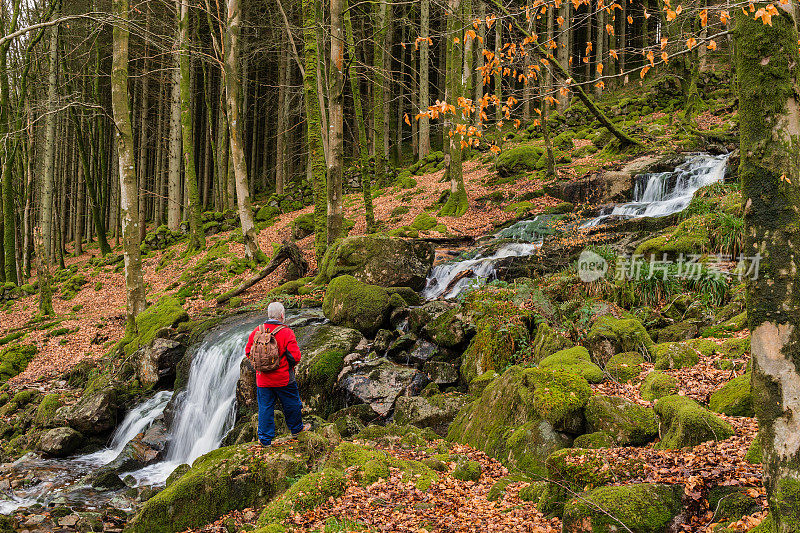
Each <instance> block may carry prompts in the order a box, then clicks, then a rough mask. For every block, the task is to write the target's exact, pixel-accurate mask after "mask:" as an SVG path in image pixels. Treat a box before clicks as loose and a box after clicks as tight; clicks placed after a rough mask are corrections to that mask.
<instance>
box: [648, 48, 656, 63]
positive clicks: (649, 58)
mask: <svg viewBox="0 0 800 533" xmlns="http://www.w3.org/2000/svg"><path fill="white" fill-rule="evenodd" d="M655 59H656V56H655V54H654V53H653V51H652V50H650V51H649V52H647V60H648V61H650V66H651V67H654V66H655Z"/></svg>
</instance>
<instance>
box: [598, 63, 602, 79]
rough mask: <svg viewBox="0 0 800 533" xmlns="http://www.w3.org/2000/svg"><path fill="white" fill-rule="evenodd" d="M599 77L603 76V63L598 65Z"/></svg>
mask: <svg viewBox="0 0 800 533" xmlns="http://www.w3.org/2000/svg"><path fill="white" fill-rule="evenodd" d="M597 75H598V76H602V75H603V64H602V63H598V64H597Z"/></svg>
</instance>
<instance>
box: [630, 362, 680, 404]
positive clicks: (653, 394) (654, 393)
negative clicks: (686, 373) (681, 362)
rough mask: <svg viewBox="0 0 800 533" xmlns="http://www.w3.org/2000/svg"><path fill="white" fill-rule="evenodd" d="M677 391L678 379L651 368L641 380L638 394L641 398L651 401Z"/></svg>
mask: <svg viewBox="0 0 800 533" xmlns="http://www.w3.org/2000/svg"><path fill="white" fill-rule="evenodd" d="M677 392H678V379H677V378H676V377H675V376H670V375H669V374H665V373H664V372H659V371H658V370H653V371H652V372H650V373H649V374H647V376H646V377H645V378H644V380H643V381H642V384H641V386H640V387H639V394H640V395H641V396H642V399H643V400H647V401H648V402H652V401H653V400H658V399H659V398H663V397H664V396H669V395H671V394H676V393H677Z"/></svg>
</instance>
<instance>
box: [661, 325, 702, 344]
mask: <svg viewBox="0 0 800 533" xmlns="http://www.w3.org/2000/svg"><path fill="white" fill-rule="evenodd" d="M696 336H697V325H696V324H694V323H692V322H688V321H686V322H677V323H675V324H671V325H669V326H667V327H664V328H661V329H660V330H658V333H657V334H656V338H657V340H658V342H661V343H663V342H679V341H685V340H689V339H691V338H694V337H696Z"/></svg>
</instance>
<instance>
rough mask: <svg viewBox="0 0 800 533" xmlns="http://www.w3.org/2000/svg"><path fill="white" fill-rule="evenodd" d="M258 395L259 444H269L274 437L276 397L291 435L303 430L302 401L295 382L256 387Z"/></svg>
mask: <svg viewBox="0 0 800 533" xmlns="http://www.w3.org/2000/svg"><path fill="white" fill-rule="evenodd" d="M256 395H257V397H258V440H259V441H260V442H261V444H264V445H267V446H268V445H270V444H272V439H274V438H275V400H276V399H278V400H280V402H281V405H282V406H283V415H284V416H285V417H286V425H287V426H289V431H291V432H292V435H297V434H298V433H300V432H301V431H303V417H302V415H301V412H300V411H301V409H302V408H303V402H302V401H301V400H300V389H298V388H297V383H296V382H294V381H293V382H291V383H289V384H288V385H285V386H283V387H257V388H256Z"/></svg>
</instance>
